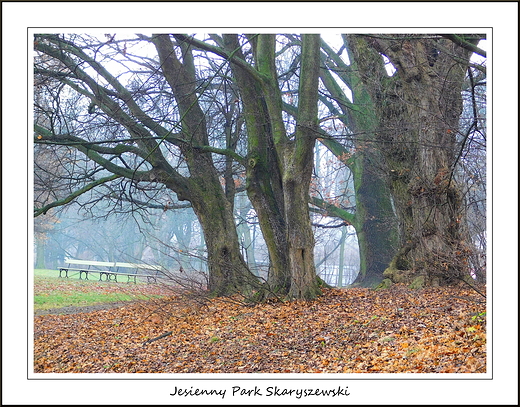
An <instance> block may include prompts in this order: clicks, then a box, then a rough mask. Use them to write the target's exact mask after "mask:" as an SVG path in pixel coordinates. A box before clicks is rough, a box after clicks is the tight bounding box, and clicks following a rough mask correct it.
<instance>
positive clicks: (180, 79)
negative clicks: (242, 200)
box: [154, 35, 257, 296]
mask: <svg viewBox="0 0 520 407" xmlns="http://www.w3.org/2000/svg"><path fill="white" fill-rule="evenodd" d="M154 44H155V46H156V48H157V52H158V54H159V57H160V59H161V62H162V65H161V69H162V71H163V73H164V77H165V78H166V80H167V82H168V84H169V85H170V87H171V88H172V90H173V92H174V94H175V97H176V99H177V102H178V106H179V114H180V116H181V118H182V127H183V135H184V137H185V140H186V142H185V143H183V144H182V145H181V146H180V149H181V151H182V153H183V156H184V157H185V158H186V163H187V165H188V168H189V171H190V177H189V179H188V180H187V182H186V181H184V185H183V186H181V185H179V184H180V181H177V183H176V184H174V183H175V182H176V181H175V180H173V179H172V181H171V182H172V186H171V189H172V190H174V191H175V192H177V195H178V197H179V199H180V200H183V199H185V200H189V201H190V202H191V204H192V207H193V210H194V212H195V214H196V215H197V218H198V220H199V222H200V224H201V227H202V229H203V231H204V239H205V241H206V247H207V250H208V268H209V287H208V288H209V290H210V291H211V292H212V293H213V294H214V295H218V296H222V295H228V294H234V293H237V292H242V293H247V292H248V291H249V289H251V287H252V286H254V285H255V283H256V282H257V279H256V277H254V275H253V274H252V273H251V272H250V271H249V269H248V267H247V264H246V263H245V261H244V259H243V257H242V254H241V251H240V245H239V241H238V234H237V229H236V224H235V219H234V213H233V206H232V203H231V202H230V200H229V199H228V197H227V196H226V193H225V191H224V190H223V188H222V186H221V185H220V179H219V174H218V173H217V170H216V169H215V166H214V163H213V160H212V157H211V154H210V153H209V152H203V151H200V150H199V149H198V148H197V146H207V145H209V140H208V132H207V128H206V119H205V116H204V113H203V111H202V109H201V108H200V106H199V104H198V99H197V94H196V89H195V83H196V80H195V79H196V78H195V68H194V66H193V60H192V56H191V54H190V53H189V52H188V50H187V49H186V52H185V53H184V55H183V61H182V63H181V61H179V60H178V59H177V57H176V56H175V52H173V46H172V43H171V40H170V38H169V36H168V35H158V36H157V37H156V38H155V40H154ZM165 183H166V184H167V183H168V178H166V181H165Z"/></svg>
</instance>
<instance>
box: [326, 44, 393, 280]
mask: <svg viewBox="0 0 520 407" xmlns="http://www.w3.org/2000/svg"><path fill="white" fill-rule="evenodd" d="M345 45H346V49H347V51H349V52H350V50H349V47H348V43H346V44H345ZM323 48H324V51H325V53H326V56H327V58H326V59H325V60H324V64H326V65H328V68H329V69H322V74H321V79H322V82H323V83H324V85H325V87H326V88H327V90H328V91H329V93H330V95H331V97H332V98H333V99H334V100H335V101H336V103H337V104H338V106H339V109H340V110H339V111H337V112H336V114H337V116H338V117H339V118H340V119H341V120H342V121H343V122H344V123H345V126H347V127H348V128H349V129H350V130H351V131H352V132H353V133H354V134H356V137H355V138H354V141H353V144H354V146H355V152H352V151H351V150H349V149H348V148H345V147H344V146H343V145H342V144H340V143H339V142H338V141H336V140H334V139H329V138H324V139H322V140H321V142H322V143H323V144H324V145H325V146H326V147H327V148H328V149H329V150H330V151H331V152H332V153H333V154H334V155H336V157H338V158H339V159H340V160H341V161H343V162H344V163H345V164H346V165H347V166H348V168H349V169H350V171H351V173H352V175H353V180H354V191H355V205H356V209H355V213H353V214H351V213H345V212H344V211H341V210H339V211H338V210H332V211H333V213H335V214H336V215H337V216H339V217H341V218H342V219H344V220H346V221H348V222H349V223H351V224H352V226H354V228H355V230H356V235H357V239H358V247H359V258H360V269H359V273H358V276H357V278H356V280H355V284H356V285H361V286H365V287H375V286H377V285H378V284H379V283H380V282H381V281H382V280H383V279H384V276H383V272H384V271H385V269H386V268H387V266H388V264H389V262H390V260H391V259H392V257H393V255H394V254H395V251H396V247H397V222H396V217H395V213H394V210H393V207H392V202H391V195H390V190H389V188H388V185H387V183H386V180H385V177H384V173H383V171H382V166H381V152H380V150H379V148H378V146H377V143H374V139H375V138H376V134H378V132H379V129H380V127H381V126H382V123H381V122H380V118H379V116H378V114H377V111H376V109H375V107H374V104H373V102H372V100H371V96H370V93H369V92H368V91H367V89H366V86H365V84H364V83H363V82H362V81H361V77H360V72H359V68H358V66H357V64H356V61H355V60H354V59H353V58H352V57H350V65H346V64H345V63H344V62H343V60H342V59H341V58H339V56H338V55H337V54H336V53H334V51H333V50H332V49H330V47H328V46H327V44H323ZM331 71H335V72H337V75H338V76H339V77H340V78H341V80H342V81H343V82H344V83H345V84H346V85H347V86H348V87H349V89H350V90H351V91H352V102H350V100H349V99H348V98H347V96H346V95H345V92H344V91H343V90H342V88H341V87H340V86H339V85H338V83H337V81H336V80H335V79H334V78H333V77H332V75H331V73H330V72H331ZM330 108H331V109H332V110H333V111H334V107H333V106H331V107H330ZM331 209H332V208H329V209H328V210H329V212H330V211H331Z"/></svg>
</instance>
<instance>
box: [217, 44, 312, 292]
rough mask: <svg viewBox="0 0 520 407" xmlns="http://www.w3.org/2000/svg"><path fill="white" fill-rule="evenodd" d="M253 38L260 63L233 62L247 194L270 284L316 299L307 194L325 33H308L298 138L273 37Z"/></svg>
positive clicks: (236, 50) (236, 46)
mask: <svg viewBox="0 0 520 407" xmlns="http://www.w3.org/2000/svg"><path fill="white" fill-rule="evenodd" d="M223 39H224V43H225V46H226V48H227V50H228V51H229V52H233V54H234V55H235V56H237V57H238V58H240V59H241V60H244V59H245V58H244V56H243V54H242V53H241V50H240V45H239V43H238V39H237V37H236V36H235V35H225V36H224V37H223ZM250 42H251V44H252V46H253V53H254V61H255V64H254V67H253V66H251V69H248V68H247V67H245V66H244V65H243V64H237V63H235V64H233V65H232V67H233V73H234V76H235V78H236V81H237V85H238V88H239V90H240V94H241V97H242V102H243V106H244V113H245V122H246V127H247V134H248V160H247V168H246V171H247V174H246V175H247V191H248V196H249V198H250V200H251V203H252V204H253V207H254V208H255V211H256V213H257V215H258V219H259V223H260V228H261V230H262V234H263V236H264V240H265V241H266V244H267V248H268V252H269V259H270V273H269V279H268V283H269V289H270V290H271V291H272V292H273V293H275V294H276V295H280V296H287V297H289V298H314V297H315V296H316V295H317V294H318V293H319V288H318V278H317V276H316V269H315V265H314V236H313V231H312V227H311V223H310V216H309V210H308V194H309V186H310V179H311V174H312V167H313V147H314V144H315V140H316V135H317V132H316V131H317V113H318V112H317V101H318V73H319V58H317V57H318V55H319V36H312V35H309V36H306V35H303V36H302V54H301V58H302V68H301V71H300V82H299V84H300V85H299V98H298V109H297V114H296V122H297V126H296V128H297V130H296V132H295V134H294V138H292V139H291V138H290V137H289V136H288V134H287V132H286V128H285V124H284V122H283V104H282V96H281V92H280V89H279V85H278V78H277V72H276V66H275V51H276V42H275V36H274V35H269V34H261V35H258V36H254V38H253V37H251V39H250ZM304 60H305V63H304V62H303V61H304Z"/></svg>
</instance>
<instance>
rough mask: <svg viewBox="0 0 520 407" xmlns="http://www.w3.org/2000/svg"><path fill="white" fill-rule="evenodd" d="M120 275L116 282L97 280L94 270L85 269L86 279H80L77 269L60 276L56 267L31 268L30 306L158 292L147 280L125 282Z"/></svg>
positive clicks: (85, 302) (87, 302)
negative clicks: (46, 268) (31, 289)
mask: <svg viewBox="0 0 520 407" xmlns="http://www.w3.org/2000/svg"><path fill="white" fill-rule="evenodd" d="M122 277H123V278H121V279H120V281H122V282H119V283H116V282H113V281H99V275H98V274H97V273H95V274H94V273H93V274H90V273H89V278H90V280H85V279H83V280H80V279H79V277H78V275H77V273H69V278H60V277H59V271H58V270H44V269H35V270H34V309H35V310H46V309H51V308H62V307H68V306H81V307H84V306H88V305H96V304H102V303H109V302H120V301H131V300H138V299H150V298H152V297H160V296H161V295H158V294H156V293H154V292H153V290H154V289H155V287H153V285H151V284H150V285H149V284H146V283H139V282H138V283H137V284H134V283H127V282H126V278H124V276H122Z"/></svg>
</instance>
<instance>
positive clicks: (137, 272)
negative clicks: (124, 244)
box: [59, 257, 164, 283]
mask: <svg viewBox="0 0 520 407" xmlns="http://www.w3.org/2000/svg"><path fill="white" fill-rule="evenodd" d="M65 263H66V264H67V265H66V266H63V267H60V268H59V272H60V277H65V278H68V277H69V271H76V272H79V279H80V280H82V279H83V278H82V276H83V275H85V280H88V275H89V273H99V281H103V277H104V279H105V281H115V282H117V276H127V278H128V280H127V282H130V280H131V279H133V282H134V283H137V277H146V279H147V281H148V282H149V283H150V282H154V283H156V282H157V278H160V277H162V276H164V270H163V268H162V267H161V266H151V265H148V264H137V263H121V262H104V261H93V260H77V259H71V258H68V257H66V258H65Z"/></svg>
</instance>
